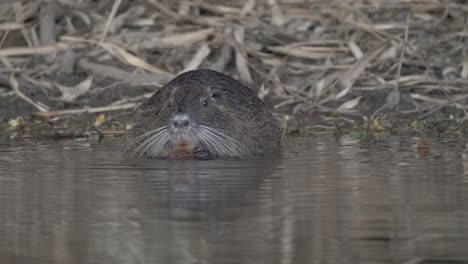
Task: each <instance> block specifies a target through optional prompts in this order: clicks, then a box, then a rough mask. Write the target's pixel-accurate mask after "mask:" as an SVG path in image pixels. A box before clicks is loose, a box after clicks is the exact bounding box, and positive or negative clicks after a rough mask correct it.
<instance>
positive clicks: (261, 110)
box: [130, 70, 281, 158]
mask: <svg viewBox="0 0 468 264" xmlns="http://www.w3.org/2000/svg"><path fill="white" fill-rule="evenodd" d="M177 112H184V113H187V114H189V115H190V117H191V118H192V119H193V120H194V121H195V122H196V124H197V125H204V126H208V127H211V128H214V129H217V130H221V131H223V132H224V133H225V134H226V135H228V136H229V137H231V138H233V139H235V140H236V141H238V142H239V143H240V146H241V147H240V155H233V156H240V157H243V156H247V155H252V154H256V153H263V152H269V151H273V150H276V149H278V148H279V146H280V138H281V129H280V127H279V125H278V123H277V121H276V120H275V118H274V117H273V116H272V114H271V113H270V111H269V110H268V109H267V107H266V106H265V104H264V103H263V101H261V100H260V99H259V98H258V97H257V96H256V95H255V93H254V92H253V91H252V90H251V89H249V88H248V87H246V86H244V85H242V84H241V83H239V82H238V81H236V80H234V79H233V78H231V77H229V76H227V75H225V74H222V73H219V72H216V71H212V70H195V71H189V72H186V73H183V74H181V75H179V76H177V77H176V78H174V79H173V80H171V81H170V82H169V83H167V84H166V85H164V86H163V87H162V88H161V89H159V90H158V91H157V92H156V93H155V94H154V95H153V96H152V97H151V98H149V99H148V100H147V101H146V102H144V103H143V104H142V105H141V106H140V107H139V108H138V109H137V110H136V111H135V112H134V114H133V116H132V122H133V124H134V127H133V129H132V131H131V132H130V140H131V139H132V138H136V137H138V136H139V135H142V134H144V133H146V132H148V131H150V130H154V129H156V128H159V127H162V126H165V125H167V124H168V122H169V121H170V120H171V117H172V116H173V115H174V114H175V113H177ZM168 151H171V150H168ZM212 154H214V155H213V158H216V157H217V155H216V153H212ZM144 155H146V156H150V157H151V156H152V155H151V154H150V153H144ZM162 156H164V155H162Z"/></svg>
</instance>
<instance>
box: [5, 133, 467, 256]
mask: <svg viewBox="0 0 468 264" xmlns="http://www.w3.org/2000/svg"><path fill="white" fill-rule="evenodd" d="M418 142H419V139H418V138H391V139H389V140H383V141H379V142H369V141H368V140H354V139H351V138H348V137H343V138H340V139H336V138H334V137H331V136H321V137H309V138H291V139H289V140H288V142H286V146H285V148H284V152H283V153H282V154H281V155H280V156H277V157H276V156H275V157H266V158H263V159H259V160H244V161H234V160H230V161H219V160H218V161H171V160H145V159H138V160H128V159H126V158H125V157H124V156H122V155H121V154H120V150H121V148H120V145H121V144H122V142H119V141H118V140H105V141H104V142H89V141H66V142H54V141H39V142H38V141H10V142H5V141H4V142H0V263H217V264H223V263H282V264H287V263H412V264H415V263H448V262H449V263H468V158H467V154H466V153H467V152H466V150H465V149H464V147H465V146H464V144H462V143H455V144H442V143H438V142H436V141H430V147H431V148H430V153H429V155H427V156H426V154H427V153H426V154H424V155H421V153H418V151H417V145H418ZM424 156H425V157H424Z"/></svg>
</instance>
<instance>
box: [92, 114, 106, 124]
mask: <svg viewBox="0 0 468 264" xmlns="http://www.w3.org/2000/svg"><path fill="white" fill-rule="evenodd" d="M105 121H106V115H104V114H99V115H98V116H97V117H96V120H95V121H94V125H95V126H97V127H98V126H100V125H102V124H103V123H104V122H105Z"/></svg>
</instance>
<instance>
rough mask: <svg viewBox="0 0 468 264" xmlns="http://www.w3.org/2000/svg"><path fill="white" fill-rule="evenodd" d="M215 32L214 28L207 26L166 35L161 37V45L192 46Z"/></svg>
mask: <svg viewBox="0 0 468 264" xmlns="http://www.w3.org/2000/svg"><path fill="white" fill-rule="evenodd" d="M213 33H214V29H212V28H207V29H202V30H197V31H192V32H186V33H178V34H174V35H170V36H165V37H162V38H160V39H159V41H158V42H159V43H160V44H161V45H165V46H170V47H180V46H190V45H192V44H193V43H196V42H200V41H203V40H205V39H206V38H207V37H209V36H210V35H212V34H213Z"/></svg>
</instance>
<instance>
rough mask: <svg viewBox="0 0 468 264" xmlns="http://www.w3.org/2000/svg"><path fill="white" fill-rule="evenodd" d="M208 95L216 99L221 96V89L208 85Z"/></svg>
mask: <svg viewBox="0 0 468 264" xmlns="http://www.w3.org/2000/svg"><path fill="white" fill-rule="evenodd" d="M210 95H211V97H212V98H215V99H218V98H221V96H222V89H221V88H219V87H210Z"/></svg>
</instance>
